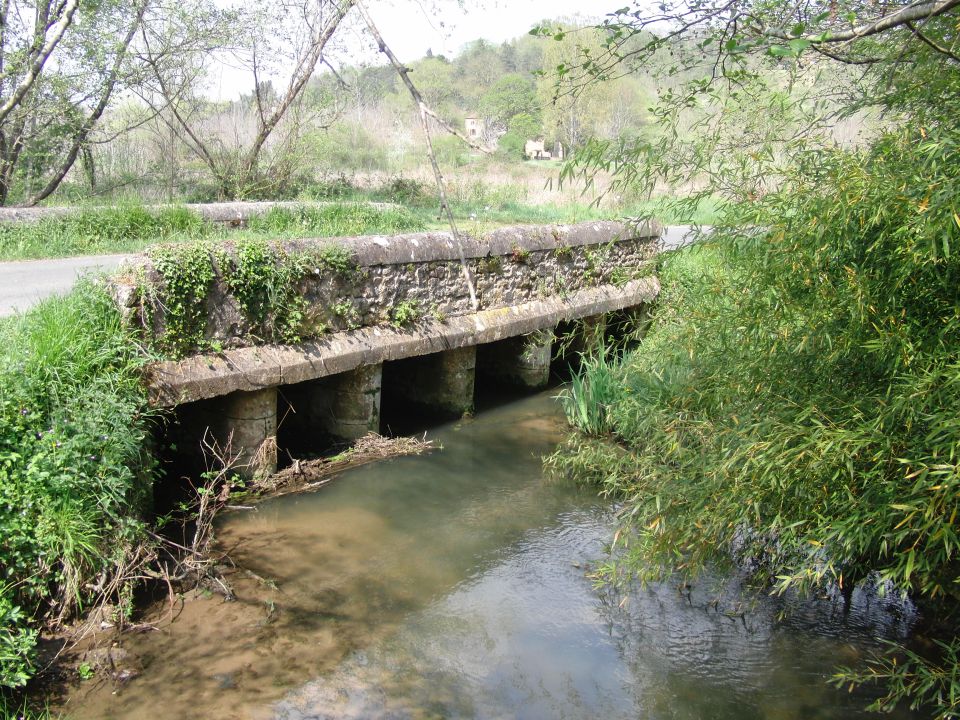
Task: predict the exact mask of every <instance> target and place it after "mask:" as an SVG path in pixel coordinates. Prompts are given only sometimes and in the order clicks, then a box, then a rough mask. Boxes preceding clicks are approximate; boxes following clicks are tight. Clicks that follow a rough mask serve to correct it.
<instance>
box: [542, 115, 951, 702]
mask: <svg viewBox="0 0 960 720" xmlns="http://www.w3.org/2000/svg"><path fill="white" fill-rule="evenodd" d="M958 196H960V131H958V130H956V129H955V128H954V127H952V123H945V124H942V125H936V124H933V125H931V126H930V127H927V128H924V129H922V131H918V130H917V129H916V128H915V127H913V126H911V127H910V128H908V129H905V130H903V131H898V132H895V133H891V134H889V135H887V136H885V137H883V138H882V139H880V140H879V141H878V142H876V143H875V144H874V146H873V147H871V148H869V149H867V150H863V151H858V152H842V151H839V150H832V151H820V152H817V153H812V154H809V155H806V156H803V157H800V158H799V159H798V165H797V168H796V170H795V172H794V174H793V175H792V176H791V177H790V178H789V179H788V182H787V183H785V184H784V186H782V187H781V188H780V189H779V191H777V192H776V193H771V194H770V195H768V196H767V197H766V198H763V199H761V200H758V201H756V202H754V203H752V204H750V205H749V206H739V207H735V208H733V209H731V211H730V212H729V213H728V215H727V217H726V223H725V225H724V226H723V227H720V228H718V230H717V231H716V233H715V235H714V240H713V241H712V245H713V247H712V248H711V249H706V248H693V249H690V250H688V251H686V252H685V253H684V254H682V255H679V256H674V257H670V258H668V259H667V261H666V264H665V268H664V272H663V276H662V280H663V283H664V287H665V292H664V296H663V298H662V304H661V308H660V310H659V313H658V315H657V317H656V321H655V323H654V325H653V328H652V329H651V331H650V334H649V335H648V336H647V338H646V340H645V341H644V343H643V345H642V346H641V348H640V349H639V350H638V351H637V352H635V353H633V354H632V355H630V356H628V358H627V359H626V360H625V366H624V378H625V383H624V385H625V387H622V388H621V389H620V390H619V391H618V393H617V397H616V398H615V399H614V400H613V401H612V402H611V403H609V406H610V407H611V412H610V425H611V427H612V429H613V431H614V432H616V433H617V435H619V436H620V437H621V438H623V439H624V440H625V441H626V442H627V444H628V446H629V448H630V449H631V452H630V453H629V454H628V455H627V458H628V459H627V460H624V459H623V458H621V457H617V458H616V463H613V462H612V461H611V460H610V458H609V457H604V456H603V455H602V454H598V453H597V452H596V451H595V450H594V449H592V448H588V449H587V450H585V451H584V450H582V449H579V448H575V449H574V452H575V453H578V454H579V455H580V459H579V460H571V459H569V458H568V459H567V460H566V461H563V459H562V458H560V459H555V460H554V465H555V466H557V467H566V468H570V467H577V466H578V465H579V470H580V471H583V472H586V473H587V474H588V475H591V476H592V477H594V478H596V479H601V482H603V483H604V487H605V489H606V490H607V491H608V492H611V493H615V494H617V495H620V496H622V497H624V498H625V499H626V502H627V503H628V506H629V507H628V508H627V510H626V511H625V512H624V513H623V517H628V518H630V520H629V523H628V525H627V526H626V527H625V528H624V530H623V531H622V532H621V534H620V535H619V538H620V542H621V544H622V546H623V547H626V546H628V545H629V551H627V552H626V554H625V555H624V560H623V562H622V563H615V564H613V565H611V566H609V567H608V568H607V572H608V573H611V576H613V577H615V576H616V575H617V574H618V573H621V572H628V573H639V574H640V575H642V576H644V577H659V576H661V575H662V574H664V573H666V572H670V571H671V570H675V571H682V572H684V573H695V572H696V571H697V570H698V569H700V568H703V567H704V566H705V565H708V564H709V565H720V566H729V565H730V564H731V563H732V562H735V561H736V560H737V559H739V558H744V559H749V560H750V564H749V567H750V568H751V569H752V570H753V573H754V578H755V579H756V580H757V581H758V582H759V583H761V584H762V585H764V586H766V585H770V584H772V585H774V586H775V587H776V588H778V589H779V590H781V591H784V590H787V589H793V590H797V591H800V592H811V591H814V590H816V589H818V588H821V587H823V586H827V585H833V586H837V587H839V588H840V589H841V590H842V591H843V592H844V594H845V595H847V596H849V593H850V592H851V591H852V589H853V587H854V586H855V585H856V584H857V583H858V582H859V581H860V580H861V579H863V578H865V577H867V576H871V577H872V578H874V579H875V580H877V581H879V584H880V586H882V587H884V586H885V587H889V588H891V591H895V592H902V593H905V594H908V595H910V596H911V597H913V598H914V599H915V600H916V601H917V602H919V603H920V604H921V605H922V606H924V607H926V608H927V609H928V610H931V611H932V615H933V617H938V616H939V617H941V618H949V617H950V614H951V613H952V612H953V611H954V610H955V609H956V607H957V600H958V598H960V590H958V586H957V577H958V575H957V569H958V567H960V566H958V553H960V534H958V531H957V526H956V523H955V520H956V513H957V508H958V507H960V466H958V464H957V455H958V448H960V425H958V423H957V413H956V409H957V408H958V407H960V314H958V312H957V308H958V307H960V254H958V253H957V247H958V242H960V217H958V215H957V210H956V198H957V197H958ZM737 228H753V229H747V230H742V229H737ZM756 228H764V230H762V231H758V230H757V229H756ZM583 453H586V454H583ZM604 462H611V465H610V468H611V469H610V472H609V473H606V474H604V473H603V472H602V465H603V463H604ZM598 463H599V464H600V467H601V471H599V472H598V471H597V467H598ZM625 465H628V466H629V467H627V468H625ZM605 475H606V476H605ZM940 632H941V633H942V635H941V639H942V640H943V642H944V648H945V649H944V648H941V649H940V650H938V653H939V654H941V655H942V656H943V657H954V658H955V657H956V655H957V649H958V647H960V644H958V640H957V639H956V636H957V634H956V631H955V628H952V627H950V626H949V625H946V626H945V627H943V628H940ZM908 657H909V660H910V662H909V663H907V664H906V665H904V664H903V663H902V662H900V663H898V662H897V661H896V660H895V659H888V660H881V661H879V662H878V663H877V664H876V665H874V666H873V667H872V669H870V670H868V671H866V672H864V673H863V674H858V673H855V672H851V673H846V674H843V675H841V678H842V679H854V680H863V679H865V678H879V679H882V680H886V681H892V682H890V683H889V684H888V685H887V689H888V691H889V695H888V696H887V697H885V698H884V700H883V704H884V706H885V707H890V706H891V705H892V704H895V703H896V701H897V700H898V699H901V698H903V697H912V698H914V699H915V700H917V701H932V702H933V704H934V705H938V706H939V710H938V717H944V718H945V717H953V714H952V713H953V710H952V709H951V708H952V707H953V705H951V703H953V700H952V698H955V697H957V696H960V684H958V681H957V675H956V665H955V664H953V665H952V666H946V667H941V666H940V665H938V663H939V660H938V658H927V659H924V658H919V657H918V656H916V655H910V656H908ZM907 667H908V668H909V669H908V670H905V669H904V668H907ZM917 682H920V685H918V684H917ZM948 698H949V699H950V700H949V702H948V700H947V699H948Z"/></svg>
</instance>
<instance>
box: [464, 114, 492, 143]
mask: <svg viewBox="0 0 960 720" xmlns="http://www.w3.org/2000/svg"><path fill="white" fill-rule="evenodd" d="M463 122H464V127H465V129H466V131H467V137H468V138H470V139H471V140H480V139H482V138H483V135H484V133H485V132H486V131H487V124H486V123H485V122H484V121H483V118H475V117H469V118H467V119H466V120H464V121H463Z"/></svg>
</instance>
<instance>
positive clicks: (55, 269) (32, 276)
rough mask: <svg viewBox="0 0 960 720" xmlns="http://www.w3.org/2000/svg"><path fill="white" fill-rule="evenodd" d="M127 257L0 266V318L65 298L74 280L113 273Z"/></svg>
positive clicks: (113, 256)
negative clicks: (54, 297)
mask: <svg viewBox="0 0 960 720" xmlns="http://www.w3.org/2000/svg"><path fill="white" fill-rule="evenodd" d="M127 257H129V256H128V255H97V256H93V257H74V258H62V259H59V260H23V261H20V262H2V263H0V317H3V316H4V315H12V314H13V313H15V312H16V311H17V310H26V309H27V308H28V307H30V306H31V305H33V304H34V303H36V302H38V301H40V300H42V299H43V298H45V297H49V296H51V295H57V294H61V295H62V294H64V293H66V292H67V291H69V290H70V288H72V287H73V285H74V284H75V283H76V282H77V278H79V277H80V276H82V275H85V274H88V273H97V272H100V271H105V270H113V269H114V268H116V267H117V266H118V265H119V264H120V263H121V262H122V261H123V260H124V259H125V258H127Z"/></svg>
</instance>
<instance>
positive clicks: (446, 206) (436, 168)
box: [356, 0, 480, 310]
mask: <svg viewBox="0 0 960 720" xmlns="http://www.w3.org/2000/svg"><path fill="white" fill-rule="evenodd" d="M356 3H357V9H358V10H360V14H361V15H362V16H363V21H364V22H365V23H366V24H367V28H368V29H369V30H370V34H371V35H373V37H374V39H375V40H376V41H377V47H378V48H379V49H380V52H382V53H383V54H384V55H386V56H387V58H388V59H389V60H390V64H391V65H393V67H394V69H395V70H396V71H397V74H399V75H400V79H401V80H403V84H404V85H406V86H407V90H408V91H409V92H410V96H411V97H412V98H413V102H414V103H415V104H416V106H417V109H418V110H419V111H420V112H419V116H420V126H421V127H422V128H423V133H424V135H425V136H426V139H427V155H429V157H430V164H431V165H432V166H433V175H434V177H435V178H436V181H437V191H438V192H439V193H440V205H441V210H442V211H443V212H444V213H445V214H446V216H447V222H448V223H449V224H450V231H451V232H452V233H453V240H454V242H455V243H456V246H457V252H458V253H459V255H460V268H461V269H462V270H463V279H464V281H465V282H466V284H467V289H468V290H469V292H470V303H471V304H472V305H473V309H474V310H478V309H479V308H480V304H479V303H478V302H477V291H476V289H475V287H474V284H473V277H472V276H471V274H470V268H469V267H468V266H467V259H466V257H465V256H464V254H463V243H462V242H461V240H460V232H459V231H458V230H457V223H456V221H455V220H454V218H453V211H452V210H451V209H450V202H449V201H448V200H447V191H446V189H445V188H444V186H443V173H441V172H440V164H439V163H438V162H437V156H436V153H434V151H433V140H432V138H431V136H430V123H428V122H427V117H428V116H429V117H433V118H436V115H435V114H434V113H433V112H432V111H430V110H429V108H428V107H427V104H426V103H425V102H424V101H423V96H422V95H420V91H419V90H417V86H416V85H414V84H413V81H412V80H411V79H410V73H409V72H408V70H407V68H406V67H404V65H403V63H401V62H400V61H399V60H398V59H397V56H396V55H394V54H393V51H392V50H390V48H389V47H387V44H386V42H384V39H383V36H382V35H381V34H380V31H379V30H378V29H377V26H376V24H375V23H374V22H373V18H372V17H370V14H369V13H368V12H367V9H366V7H364V5H363V3H362V2H361V0H356ZM444 124H446V123H444ZM470 144H471V145H473V143H470Z"/></svg>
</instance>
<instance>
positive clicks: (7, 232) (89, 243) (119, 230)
mask: <svg viewBox="0 0 960 720" xmlns="http://www.w3.org/2000/svg"><path fill="white" fill-rule="evenodd" d="M216 231H217V228H214V227H213V226H212V225H210V224H209V223H206V222H204V221H203V219H202V218H201V217H200V216H199V215H197V214H196V213H193V212H190V211H189V210H187V209H185V208H162V209H159V210H148V209H147V208H144V207H141V206H137V205H120V206H117V207H113V208H83V209H80V210H78V211H77V212H75V213H71V214H67V215H63V216H61V217H51V218H44V219H43V220H40V221H37V222H32V223H7V222H4V223H0V259H2V260H24V259H29V258H44V257H69V256H72V255H101V254H105V253H114V252H132V251H136V250H140V249H142V248H144V247H146V246H147V245H150V244H151V243H156V242H166V241H170V242H173V241H176V240H187V239H198V238H201V237H208V236H210V235H212V234H214V233H215V232H216Z"/></svg>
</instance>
